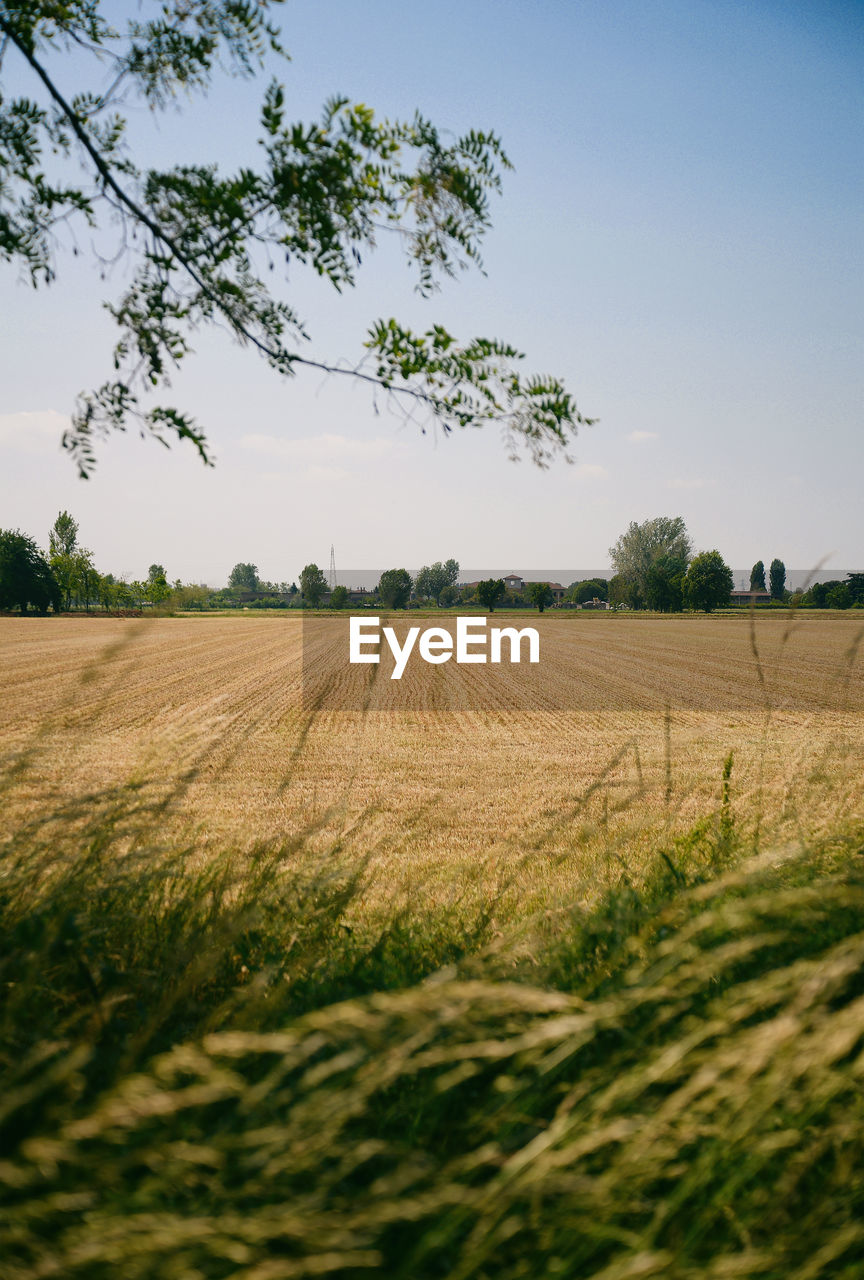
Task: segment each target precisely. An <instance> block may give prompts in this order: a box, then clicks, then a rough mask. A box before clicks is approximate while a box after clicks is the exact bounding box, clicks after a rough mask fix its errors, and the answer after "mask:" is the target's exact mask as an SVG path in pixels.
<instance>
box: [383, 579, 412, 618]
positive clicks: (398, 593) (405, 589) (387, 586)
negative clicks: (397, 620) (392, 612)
mask: <svg viewBox="0 0 864 1280" xmlns="http://www.w3.org/2000/svg"><path fill="white" fill-rule="evenodd" d="M411 585H412V584H411V574H410V573H409V572H408V570H407V569H385V571H384V572H383V573H382V574H381V578H380V580H379V582H378V595H379V597H380V600H381V603H382V604H383V605H384V607H385V608H387V609H406V608H407V607H408V601H409V600H410V599H411Z"/></svg>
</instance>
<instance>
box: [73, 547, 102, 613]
mask: <svg viewBox="0 0 864 1280" xmlns="http://www.w3.org/2000/svg"><path fill="white" fill-rule="evenodd" d="M71 585H72V594H73V596H74V597H75V599H76V601H77V604H78V606H79V608H80V606H81V605H82V604H83V606H84V608H85V609H86V610H88V611H89V609H90V602H91V601H92V600H96V599H98V598H99V591H98V587H99V573H98V571H97V569H96V566H95V564H94V563H93V552H92V551H88V550H87V548H86V547H79V548H78V549H77V551H76V552H75V554H74V555H73V556H72V576H71Z"/></svg>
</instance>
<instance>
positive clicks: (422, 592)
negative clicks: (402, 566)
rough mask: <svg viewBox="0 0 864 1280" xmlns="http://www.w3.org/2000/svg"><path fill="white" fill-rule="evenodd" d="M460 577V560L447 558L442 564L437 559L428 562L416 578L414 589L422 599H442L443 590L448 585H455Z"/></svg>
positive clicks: (438, 600) (437, 600)
mask: <svg viewBox="0 0 864 1280" xmlns="http://www.w3.org/2000/svg"><path fill="white" fill-rule="evenodd" d="M458 577H459V561H458V560H445V561H444V563H443V564H442V563H441V561H440V560H436V561H435V563H434V564H426V565H424V566H423V568H422V569H421V570H420V571H419V572H418V574H417V577H416V578H415V579H414V591H415V593H416V595H418V596H419V597H420V599H421V600H434V601H435V602H436V604H437V603H439V602H440V600H441V592H442V591H444V590H445V589H446V588H447V587H455V585H456V581H457V579H458Z"/></svg>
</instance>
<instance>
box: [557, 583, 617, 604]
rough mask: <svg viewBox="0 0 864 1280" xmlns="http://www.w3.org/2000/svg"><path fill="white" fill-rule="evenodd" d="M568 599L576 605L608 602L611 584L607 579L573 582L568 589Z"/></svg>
mask: <svg viewBox="0 0 864 1280" xmlns="http://www.w3.org/2000/svg"><path fill="white" fill-rule="evenodd" d="M567 599H568V600H572V601H573V602H574V604H584V603H585V601H586V600H608V599H609V583H608V582H607V581H606V579H605V578H584V579H583V580H582V581H581V582H573V583H571V584H570V586H569V587H568V588H567Z"/></svg>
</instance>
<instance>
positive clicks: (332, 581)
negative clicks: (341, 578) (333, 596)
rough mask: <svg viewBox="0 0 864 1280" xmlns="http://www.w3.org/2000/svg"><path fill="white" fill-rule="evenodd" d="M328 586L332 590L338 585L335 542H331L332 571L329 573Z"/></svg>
mask: <svg viewBox="0 0 864 1280" xmlns="http://www.w3.org/2000/svg"><path fill="white" fill-rule="evenodd" d="M327 586H328V587H329V588H330V590H331V591H332V590H333V588H334V587H335V586H336V552H335V551H334V549H333V543H332V542H331V543H330V572H329V573H328V574H327Z"/></svg>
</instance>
